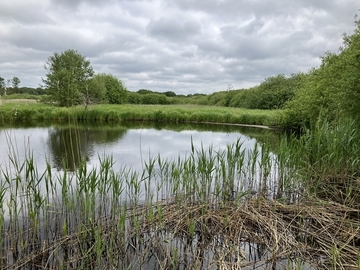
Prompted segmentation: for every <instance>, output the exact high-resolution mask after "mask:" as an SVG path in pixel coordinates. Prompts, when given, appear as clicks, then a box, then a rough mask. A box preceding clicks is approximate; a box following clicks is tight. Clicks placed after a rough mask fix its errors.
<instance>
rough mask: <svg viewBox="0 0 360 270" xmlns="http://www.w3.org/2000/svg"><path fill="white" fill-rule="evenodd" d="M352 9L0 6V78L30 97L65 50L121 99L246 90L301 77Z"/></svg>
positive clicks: (328, 1) (233, 1) (201, 1)
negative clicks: (109, 82) (128, 94)
mask: <svg viewBox="0 0 360 270" xmlns="http://www.w3.org/2000/svg"><path fill="white" fill-rule="evenodd" d="M359 8H360V2H359V0H11V1H10V0H0V76H2V77H4V78H5V79H11V78H12V77H14V76H17V77H18V78H19V79H20V80H21V86H29V87H37V86H39V84H41V78H42V77H44V76H45V70H44V68H43V66H44V64H45V62H46V60H47V58H48V57H49V56H51V55H52V54H53V53H54V52H63V51H65V50H67V49H75V50H77V51H78V52H79V53H81V54H82V55H84V56H86V57H87V58H88V59H89V60H90V61H91V64H92V66H93V68H94V70H95V72H97V73H100V72H105V73H111V74H113V75H115V76H117V77H118V78H119V79H121V80H123V81H124V82H125V84H126V86H127V88H128V89H129V90H130V91H137V90H139V89H142V88H145V89H150V90H153V91H159V92H165V91H174V92H175V93H177V94H191V93H206V94H208V93H213V92H217V91H221V90H226V89H227V88H228V86H229V85H231V86H232V87H233V88H234V89H238V88H248V87H251V86H254V85H256V84H259V83H260V82H261V81H263V80H264V79H265V78H266V77H269V76H273V75H277V74H285V75H290V74H291V73H295V72H298V71H308V70H309V69H310V68H311V67H316V66H318V65H319V56H321V55H322V54H323V53H324V52H325V51H332V52H337V51H338V48H339V46H341V44H342V37H341V36H342V34H343V33H344V32H347V33H351V31H353V30H354V24H353V22H354V16H355V14H356V13H358V10H359Z"/></svg>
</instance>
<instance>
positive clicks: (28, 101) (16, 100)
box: [0, 98, 37, 104]
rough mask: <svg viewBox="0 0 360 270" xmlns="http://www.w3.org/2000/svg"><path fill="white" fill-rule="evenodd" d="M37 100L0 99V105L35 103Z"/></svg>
mask: <svg viewBox="0 0 360 270" xmlns="http://www.w3.org/2000/svg"><path fill="white" fill-rule="evenodd" d="M36 102H37V100H35V99H25V98H21V99H20V98H19V99H2V98H0V104H5V103H36Z"/></svg>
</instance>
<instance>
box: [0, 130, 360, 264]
mask: <svg viewBox="0 0 360 270" xmlns="http://www.w3.org/2000/svg"><path fill="white" fill-rule="evenodd" d="M351 125H352V124H351V123H349V124H348V126H346V125H345V126H341V125H339V126H338V127H331V128H330V127H329V126H326V125H325V124H324V126H321V127H319V130H317V131H314V132H310V131H309V132H307V133H306V134H305V135H304V136H303V137H300V138H295V137H291V138H288V139H286V140H284V141H282V143H281V146H280V148H279V149H277V152H276V153H274V152H273V151H271V150H270V148H269V147H268V146H267V145H266V144H259V143H258V144H256V145H255V148H254V149H252V150H246V149H244V147H243V142H242V141H240V140H237V141H236V142H234V143H232V144H229V145H227V147H226V148H225V149H223V150H221V149H214V148H213V147H209V148H207V149H205V148H204V147H200V148H198V149H196V148H195V147H194V144H193V143H192V142H190V143H191V151H190V152H189V153H188V154H187V156H186V157H185V158H180V157H179V158H177V159H174V160H164V159H162V158H161V157H160V156H158V157H156V158H150V159H149V160H148V161H147V162H145V163H144V166H143V170H142V171H134V170H132V169H131V168H126V167H121V166H120V167H118V168H116V170H115V167H116V166H115V164H116V163H115V161H114V160H113V159H112V157H109V156H99V160H100V162H99V166H98V167H97V168H96V167H91V166H89V164H86V163H85V162H82V163H80V164H79V165H78V168H77V170H76V171H75V172H71V171H67V170H66V164H64V169H63V170H62V171H56V170H53V169H52V168H51V165H50V164H47V168H46V170H45V171H44V172H38V170H37V168H36V164H35V161H34V159H33V157H32V156H31V152H30V151H28V152H27V154H26V156H25V158H24V160H21V159H20V157H19V153H17V151H16V145H15V142H12V141H11V140H10V139H9V140H8V144H9V161H10V164H8V165H7V166H6V167H1V171H0V206H1V209H0V231H1V232H0V234H1V237H0V239H1V240H0V241H2V248H1V250H0V256H1V260H0V263H1V268H2V269H19V268H21V267H28V268H31V267H40V266H41V267H44V268H76V269H86V268H98V269H105V268H107V269H112V268H122V269H135V268H141V267H145V266H146V267H149V268H166V269H169V267H171V268H174V269H181V268H182V267H185V265H186V267H190V268H196V267H197V268H198V269H206V267H210V265H217V266H218V267H221V265H223V264H224V263H225V262H226V263H229V262H231V263H232V265H235V264H237V263H240V262H244V260H245V259H244V258H248V259H249V258H250V257H251V256H250V255H249V256H246V255H244V254H243V253H244V251H243V250H244V249H245V248H244V247H246V248H248V249H249V250H251V252H255V250H261V249H262V248H265V247H266V252H265V251H264V252H259V254H262V255H263V256H265V258H268V259H267V260H268V261H272V262H273V263H274V262H275V258H276V260H278V259H281V258H283V257H284V254H283V253H282V252H283V251H280V250H279V246H281V245H282V244H281V241H280V238H279V237H280V235H281V237H288V236H289V234H290V233H291V234H292V233H294V232H295V234H296V237H299V238H301V239H305V240H306V241H308V242H307V243H308V244H309V245H310V243H311V241H310V240H308V236H304V235H303V234H304V230H305V229H303V228H312V227H311V226H310V227H303V226H306V224H308V223H309V222H310V220H311V219H310V218H309V219H307V218H302V216H301V214H295V215H294V216H290V214H289V213H292V212H291V211H293V208H291V207H290V206H291V205H296V204H298V203H299V202H300V201H301V199H303V198H304V197H302V196H304V193H303V191H306V192H305V193H307V194H310V193H311V194H312V196H317V195H323V192H324V189H325V188H326V186H327V185H329V181H331V180H333V178H334V177H336V180H337V183H343V185H344V188H345V189H344V191H346V192H348V193H346V196H345V203H347V204H350V202H351V204H352V205H355V199H354V193H355V190H356V189H355V188H354V187H353V182H354V181H355V177H357V173H358V164H359V163H358V158H357V156H354V155H353V153H358V152H354V151H358V149H357V147H355V146H354V145H353V144H354V143H357V142H358V134H357V131H356V130H355V129H353V128H352V126H351ZM338 140H340V141H338ZM334 141H335V142H337V143H336V145H329V146H327V147H325V144H326V143H327V144H329V143H330V142H334ZM349 161H350V164H349V163H348V162H349ZM331 168H333V171H332V170H331ZM351 188H353V189H351ZM331 194H332V195H334V196H335V194H333V192H332V193H331ZM285 203H286V204H285ZM285 205H289V208H286V206H285ZM283 208H286V209H285V210H284V211H283V212H281V211H280V210H279V209H283ZM241 209H245V210H246V209H249V210H248V211H247V210H246V211H242V210H241ZM264 209H265V210H266V209H267V210H266V211H267V212H265V214H264V212H263V211H264ZM305 210H306V211H308V210H307V208H306V209H305ZM214 211H216V213H217V214H216V215H214ZM289 211H290V212H289ZM276 213H280V214H281V215H282V218H283V219H284V220H290V221H289V222H290V223H289V224H288V225H287V226H285V225H283V224H282V223H281V222H282V221H280V218H279V217H278V216H276V215H275V214H276ZM286 213H287V214H286ZM311 213H312V212H311ZM352 213H353V212H352ZM354 213H355V212H354ZM256 214H257V215H256ZM239 215H240V216H239ZM288 217H290V218H288ZM266 220H268V223H266ZM295 221H296V222H297V221H299V222H298V223H296V225H295V224H294V223H293V222H295ZM240 222H242V223H241V226H249V227H248V228H253V229H254V230H255V231H256V233H257V234H260V233H261V234H262V235H265V236H267V237H269V239H271V241H270V240H269V241H270V242H269V243H268V244H267V243H266V242H265V241H263V239H261V237H257V234H251V233H250V232H249V231H241V227H239V226H240V225H237V224H240ZM318 222H320V221H318ZM343 222H348V221H347V220H346V221H343ZM346 224H350V223H346ZM349 226H350V225H349ZM235 228H236V229H235ZM239 230H240V231H241V232H242V234H238V233H237V232H240V231H239ZM289 230H291V231H289ZM213 232H216V234H214V233H213ZM355 234H356V233H355ZM355 234H353V235H355ZM245 236H246V237H245ZM270 236H271V237H270ZM312 237H313V236H312ZM243 239H248V241H249V243H245V242H244V240H243ZM291 239H293V238H291ZM294 239H295V236H294ZM250 240H251V241H250ZM305 240H304V241H305ZM289 241H290V240H289ZM291 241H293V240H291ZM291 241H290V242H291ZM354 241H355V240H354ZM287 245H288V246H287ZM251 246H252V248H251ZM282 246H283V247H284V250H286V248H289V246H291V247H294V246H293V245H292V244H284V245H282ZM297 248H299V250H300V247H297ZM346 248H347V249H346ZM346 248H344V250H345V251H346V252H350V253H351V252H353V249H352V248H351V247H346ZM290 250H291V249H290ZM329 251H330V250H329ZM335 251H336V252H337V253H335ZM288 252H289V253H286V254H285V255H287V256H285V257H286V258H287V259H289V260H294V262H298V260H299V257H296V256H295V257H294V253H293V252H292V251H288ZM304 252H305V251H304ZM333 254H336V258H335V257H333V260H332V261H331V260H330V263H334V264H339V263H340V262H342V260H341V258H343V257H342V256H344V254H343V253H342V251H339V250H334V253H333ZM351 254H352V253H351ZM260 257H261V256H260ZM302 259H305V258H302ZM335 259H336V260H335ZM260 260H261V259H260ZM247 263H249V262H247ZM253 263H254V265H256V263H257V262H253ZM229 269H230V268H229Z"/></svg>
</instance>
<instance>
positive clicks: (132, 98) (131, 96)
mask: <svg viewBox="0 0 360 270" xmlns="http://www.w3.org/2000/svg"><path fill="white" fill-rule="evenodd" d="M127 103H129V104H142V96H141V94H139V93H135V92H131V91H130V92H128V94H127Z"/></svg>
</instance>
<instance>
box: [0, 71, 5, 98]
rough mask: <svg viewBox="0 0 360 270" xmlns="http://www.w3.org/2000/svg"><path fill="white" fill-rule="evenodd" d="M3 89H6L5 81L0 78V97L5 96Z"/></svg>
mask: <svg viewBox="0 0 360 270" xmlns="http://www.w3.org/2000/svg"><path fill="white" fill-rule="evenodd" d="M5 89H6V83H5V79H4V78H3V77H1V76H0V95H4V94H5Z"/></svg>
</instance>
